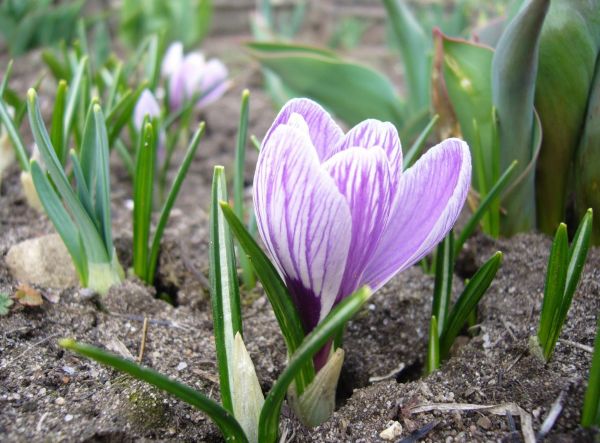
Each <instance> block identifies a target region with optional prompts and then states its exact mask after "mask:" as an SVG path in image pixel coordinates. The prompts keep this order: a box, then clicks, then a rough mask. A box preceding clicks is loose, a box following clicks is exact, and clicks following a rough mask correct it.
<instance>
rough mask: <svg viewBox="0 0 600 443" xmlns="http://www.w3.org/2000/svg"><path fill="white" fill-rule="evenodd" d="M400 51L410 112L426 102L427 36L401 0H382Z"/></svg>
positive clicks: (427, 73)
mask: <svg viewBox="0 0 600 443" xmlns="http://www.w3.org/2000/svg"><path fill="white" fill-rule="evenodd" d="M383 4H384V6H385V8H386V10H387V13H388V16H389V18H390V22H391V25H392V30H393V31H394V33H395V35H396V40H397V42H398V46H399V48H400V52H401V54H402V60H403V62H404V63H403V65H404V74H405V76H406V83H407V87H406V89H407V91H408V103H409V104H410V110H411V112H415V111H417V110H419V109H421V108H422V107H423V106H427V105H428V104H429V95H430V92H429V91H430V80H429V75H430V72H431V56H430V52H431V37H430V34H427V33H426V32H425V30H424V29H423V27H422V26H421V24H420V23H419V22H418V20H417V19H416V17H415V16H414V15H413V14H412V12H411V11H410V9H409V8H408V7H407V5H406V3H405V1H404V0H383Z"/></svg>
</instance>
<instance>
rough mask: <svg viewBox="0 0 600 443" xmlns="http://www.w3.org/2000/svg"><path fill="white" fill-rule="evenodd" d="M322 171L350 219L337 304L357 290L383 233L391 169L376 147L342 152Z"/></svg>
mask: <svg viewBox="0 0 600 443" xmlns="http://www.w3.org/2000/svg"><path fill="white" fill-rule="evenodd" d="M323 168H324V169H325V170H326V171H327V172H328V173H329V174H330V175H331V176H332V177H333V179H334V180H335V182H336V184H337V186H338V189H339V190H340V192H341V193H342V195H344V196H345V197H346V201H347V202H348V206H349V207H350V215H351V217H352V228H351V229H352V230H351V241H350V251H349V253H348V262H347V263H346V269H345V270H344V277H343V278H342V285H341V288H340V292H339V293H338V296H337V299H336V302H337V301H340V300H341V299H342V298H344V297H346V296H348V295H350V294H351V293H352V292H354V291H355V290H356V289H357V288H358V284H359V283H360V280H361V277H362V274H363V272H364V270H365V267H366V265H367V264H368V262H369V260H370V259H371V256H372V255H373V253H374V252H375V250H376V248H377V245H378V244H379V240H380V238H381V235H382V234H383V232H384V229H385V225H386V221H387V219H388V215H389V211H390V207H391V196H392V193H391V188H390V180H391V178H390V165H389V162H388V158H387V155H386V153H385V151H384V150H383V149H382V148H380V147H378V146H376V147H373V148H370V149H363V148H360V147H355V148H348V149H345V150H344V151H341V152H338V153H337V154H335V155H334V156H333V157H331V158H330V159H329V160H327V161H326V162H325V163H323Z"/></svg>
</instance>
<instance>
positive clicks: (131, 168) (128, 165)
mask: <svg viewBox="0 0 600 443" xmlns="http://www.w3.org/2000/svg"><path fill="white" fill-rule="evenodd" d="M113 146H114V147H115V151H116V152H117V155H118V156H119V157H120V158H121V161H122V162H123V166H125V169H126V170H127V173H128V174H129V176H130V177H131V181H133V179H134V177H135V163H134V161H133V158H132V157H131V153H130V152H129V150H128V149H127V146H125V145H124V144H123V142H122V141H121V139H119V138H117V139H116V140H115V142H114V144H113Z"/></svg>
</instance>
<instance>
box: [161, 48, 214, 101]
mask: <svg viewBox="0 0 600 443" xmlns="http://www.w3.org/2000/svg"><path fill="white" fill-rule="evenodd" d="M205 66H206V62H205V60H204V56H203V55H202V53H201V52H191V53H189V54H188V55H186V56H185V58H184V59H183V62H182V63H181V65H180V67H179V69H177V70H176V71H175V72H173V75H171V77H170V78H169V106H170V108H171V110H177V109H179V108H181V106H183V104H184V103H185V101H186V100H187V99H189V98H191V97H192V96H193V95H194V94H195V93H197V92H200V82H201V81H202V75H203V72H204V69H205Z"/></svg>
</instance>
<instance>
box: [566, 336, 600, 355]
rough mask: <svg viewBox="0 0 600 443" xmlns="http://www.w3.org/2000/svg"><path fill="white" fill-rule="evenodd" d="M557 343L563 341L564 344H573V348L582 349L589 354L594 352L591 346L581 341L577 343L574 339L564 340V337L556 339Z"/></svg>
mask: <svg viewBox="0 0 600 443" xmlns="http://www.w3.org/2000/svg"><path fill="white" fill-rule="evenodd" d="M558 342H559V343H564V344H565V345H569V346H573V347H574V348H577V349H581V350H582V351H585V352H589V353H590V354H593V353H594V349H593V348H592V347H591V346H588V345H584V344H582V343H577V342H576V341H571V340H566V339H564V338H559V339H558Z"/></svg>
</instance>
